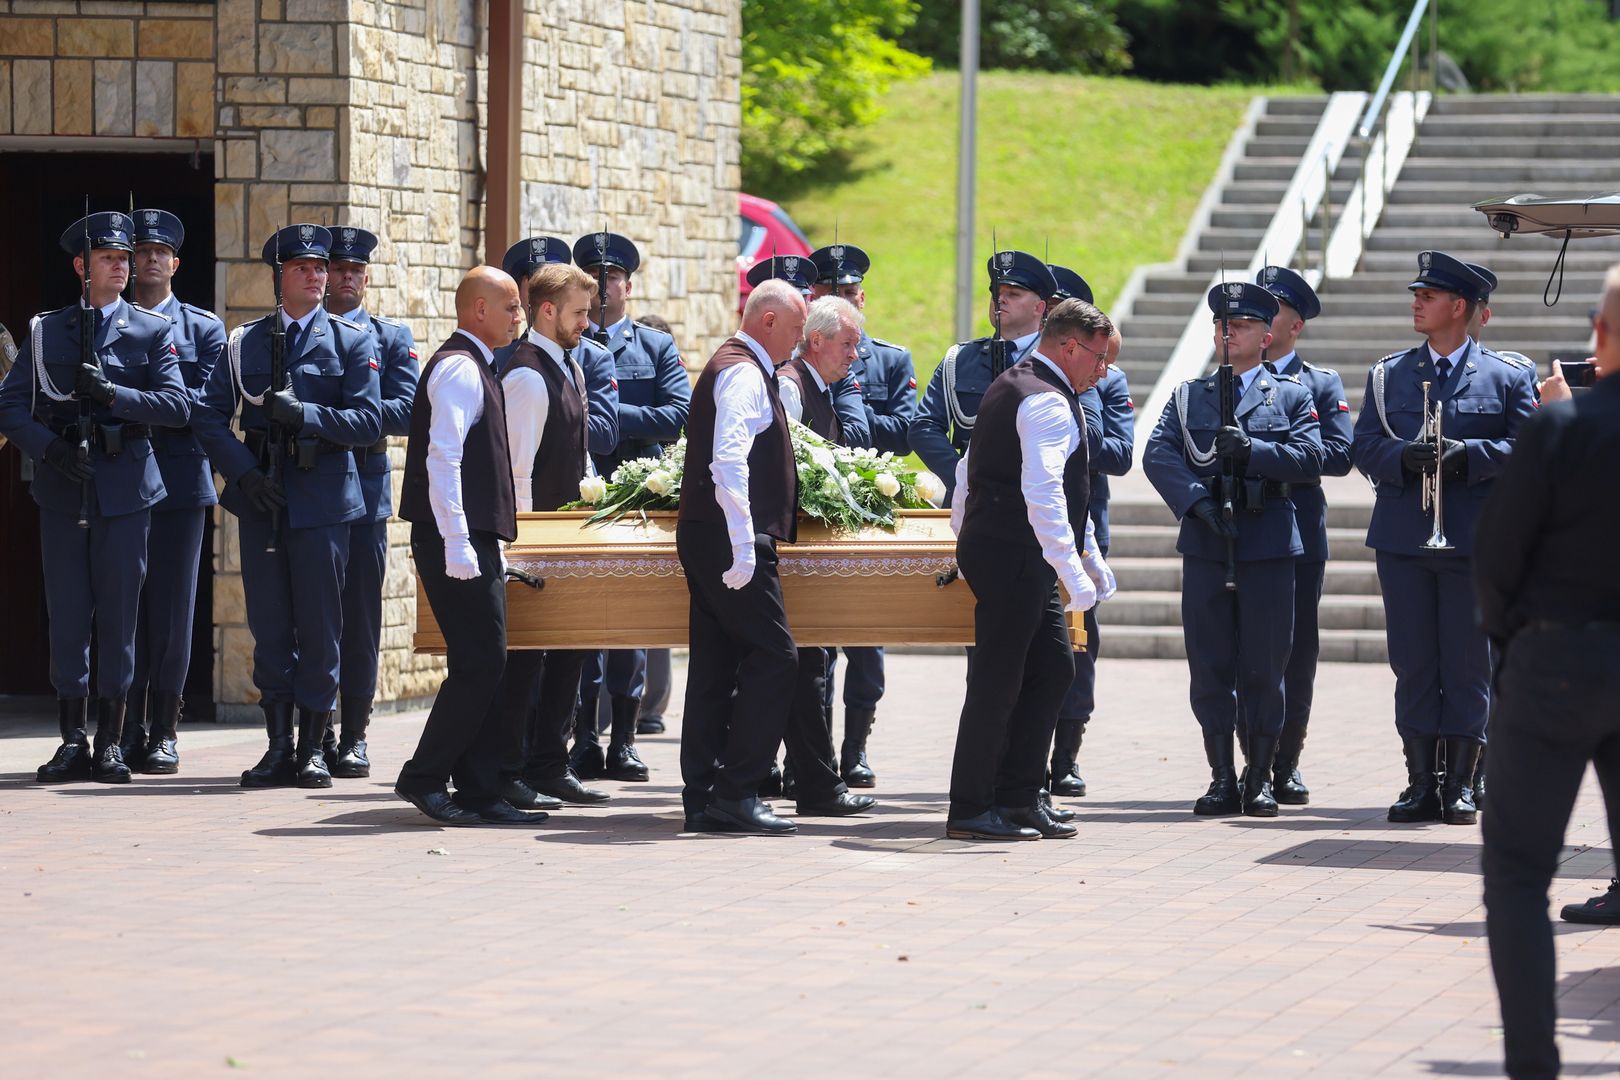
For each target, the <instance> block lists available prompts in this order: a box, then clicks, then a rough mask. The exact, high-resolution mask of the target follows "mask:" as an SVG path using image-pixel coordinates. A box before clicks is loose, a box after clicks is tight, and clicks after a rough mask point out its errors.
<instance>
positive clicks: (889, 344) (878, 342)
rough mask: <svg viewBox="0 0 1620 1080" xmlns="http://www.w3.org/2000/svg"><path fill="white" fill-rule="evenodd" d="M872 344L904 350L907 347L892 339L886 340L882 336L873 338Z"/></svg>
mask: <svg viewBox="0 0 1620 1080" xmlns="http://www.w3.org/2000/svg"><path fill="white" fill-rule="evenodd" d="M872 344H874V345H882V346H883V347H884V348H885V349H899V350H901V351H902V352H904V351H905V348H906V347H905V346H904V345H896V344H895V343H894V342H892V341H884V340H883V339H882V338H880V337H875V338H873V339H872Z"/></svg>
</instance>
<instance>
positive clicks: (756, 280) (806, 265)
mask: <svg viewBox="0 0 1620 1080" xmlns="http://www.w3.org/2000/svg"><path fill="white" fill-rule="evenodd" d="M813 273H815V264H813V263H812V262H811V261H810V257H809V256H808V255H772V256H771V257H770V258H768V259H761V260H759V262H757V263H755V264H754V265H753V266H751V267H749V268H748V284H749V286H750V287H751V288H755V289H757V288H759V286H760V285H761V283H763V282H766V281H770V280H771V279H772V278H778V279H780V280H782V281H785V282H787V283H788V284H789V285H792V286H793V287H794V288H795V289H798V290H799V291H800V292H805V293H807V292H809V291H810V275H811V274H813Z"/></svg>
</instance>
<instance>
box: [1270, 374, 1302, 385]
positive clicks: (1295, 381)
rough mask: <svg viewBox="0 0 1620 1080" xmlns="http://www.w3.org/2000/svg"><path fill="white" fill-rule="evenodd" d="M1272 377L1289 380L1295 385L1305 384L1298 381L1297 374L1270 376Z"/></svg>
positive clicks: (1284, 380)
mask: <svg viewBox="0 0 1620 1080" xmlns="http://www.w3.org/2000/svg"><path fill="white" fill-rule="evenodd" d="M1272 378H1275V379H1280V380H1281V381H1283V382H1291V383H1293V384H1294V385H1295V386H1303V385H1305V384H1304V383H1302V382H1300V381H1299V376H1298V375H1274V376H1272Z"/></svg>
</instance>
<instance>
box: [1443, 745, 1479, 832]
mask: <svg viewBox="0 0 1620 1080" xmlns="http://www.w3.org/2000/svg"><path fill="white" fill-rule="evenodd" d="M1479 751H1480V745H1479V740H1478V739H1471V738H1468V737H1467V736H1464V737H1462V738H1456V737H1452V738H1448V739H1446V780H1445V783H1444V784H1443V785H1442V786H1441V789H1440V820H1441V821H1444V822H1445V823H1446V824H1447V825H1472V824H1474V823H1475V822H1477V821H1478V820H1479V807H1478V806H1477V805H1476V804H1475V802H1474V788H1473V783H1474V770H1475V769H1476V768H1477V767H1478V765H1479Z"/></svg>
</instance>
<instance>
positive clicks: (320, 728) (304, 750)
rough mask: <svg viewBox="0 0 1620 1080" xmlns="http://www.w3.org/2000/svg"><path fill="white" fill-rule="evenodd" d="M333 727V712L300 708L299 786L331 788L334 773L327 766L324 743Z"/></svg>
mask: <svg viewBox="0 0 1620 1080" xmlns="http://www.w3.org/2000/svg"><path fill="white" fill-rule="evenodd" d="M331 727H332V714H331V713H329V712H316V711H315V710H314V709H299V710H298V786H299V787H301V788H329V787H331V786H332V773H331V771H330V770H328V769H327V767H326V751H325V747H324V746H323V744H324V743H325V741H326V733H327V731H328V730H330V729H331Z"/></svg>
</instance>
